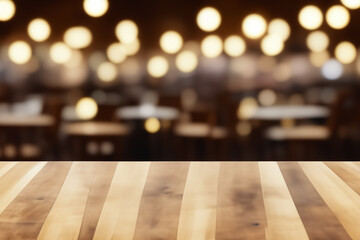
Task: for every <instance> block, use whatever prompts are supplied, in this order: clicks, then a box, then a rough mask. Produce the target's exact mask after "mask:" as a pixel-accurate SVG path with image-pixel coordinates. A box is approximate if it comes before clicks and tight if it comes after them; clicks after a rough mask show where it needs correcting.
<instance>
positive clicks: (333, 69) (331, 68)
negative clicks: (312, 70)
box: [321, 59, 344, 80]
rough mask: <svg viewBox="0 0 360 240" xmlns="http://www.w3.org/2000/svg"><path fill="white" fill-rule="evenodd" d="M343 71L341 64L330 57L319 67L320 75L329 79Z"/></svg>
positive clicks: (338, 75)
mask: <svg viewBox="0 0 360 240" xmlns="http://www.w3.org/2000/svg"><path fill="white" fill-rule="evenodd" d="M343 72H344V68H343V65H342V64H341V63H340V62H339V61H337V60H336V59H330V60H329V61H327V62H326V63H325V64H324V65H323V66H322V68H321V73H322V75H323V76H324V77H325V78H326V79H329V80H335V79H338V78H340V77H341V76H342V74H343Z"/></svg>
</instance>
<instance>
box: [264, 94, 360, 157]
mask: <svg viewBox="0 0 360 240" xmlns="http://www.w3.org/2000/svg"><path fill="white" fill-rule="evenodd" d="M265 136H266V138H267V139H268V140H270V141H271V142H281V143H285V144H286V145H287V150H286V153H285V154H286V157H287V158H290V159H304V158H309V159H313V160H314V159H316V158H322V159H324V158H326V159H338V160H341V158H346V157H349V156H350V157H355V158H356V157H359V156H358V152H357V147H353V148H350V149H349V147H350V146H349V143H350V144H351V143H354V142H359V140H360V97H359V95H358V94H357V93H356V92H355V91H345V92H341V93H340V94H339V95H338V98H337V100H336V102H335V104H334V105H333V107H332V109H331V114H330V117H329V119H328V121H327V124H326V125H299V126H294V127H281V126H275V127H270V128H268V129H267V131H266V133H265ZM270 147H271V148H277V147H278V146H276V145H274V144H272V143H270ZM346 148H347V149H348V150H345V149H346ZM271 151H273V149H272V150H271Z"/></svg>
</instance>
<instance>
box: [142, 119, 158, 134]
mask: <svg viewBox="0 0 360 240" xmlns="http://www.w3.org/2000/svg"><path fill="white" fill-rule="evenodd" d="M144 126H145V130H146V131H147V132H149V133H156V132H158V131H159V130H160V127H161V124H160V121H159V119H157V118H148V119H146V121H145V124H144Z"/></svg>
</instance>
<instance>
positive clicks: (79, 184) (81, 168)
mask: <svg viewBox="0 0 360 240" xmlns="http://www.w3.org/2000/svg"><path fill="white" fill-rule="evenodd" d="M95 166H96V164H95V163H90V162H74V163H73V165H72V166H71V169H70V171H69V174H68V176H67V177H66V179H65V182H64V184H63V187H62V188H61V190H60V193H59V195H58V197H57V199H56V201H55V203H54V205H53V207H52V209H51V211H50V213H49V215H48V217H47V218H46V221H45V223H44V225H43V227H42V229H41V231H40V234H39V236H38V239H39V240H42V239H49V240H57V239H77V238H78V235H79V232H80V227H81V222H82V218H83V214H84V210H85V206H86V201H87V199H88V194H89V190H90V187H91V183H92V180H93V174H94V171H96V168H95Z"/></svg>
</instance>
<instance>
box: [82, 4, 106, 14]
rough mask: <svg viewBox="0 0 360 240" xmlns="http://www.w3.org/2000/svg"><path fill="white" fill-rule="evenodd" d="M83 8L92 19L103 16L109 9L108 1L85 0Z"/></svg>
mask: <svg viewBox="0 0 360 240" xmlns="http://www.w3.org/2000/svg"><path fill="white" fill-rule="evenodd" d="M83 7H84V10H85V12H86V13H87V14H88V15H89V16H91V17H101V16H103V15H104V14H105V13H106V12H107V10H108V8H109V2H108V0H84V3H83Z"/></svg>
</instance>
